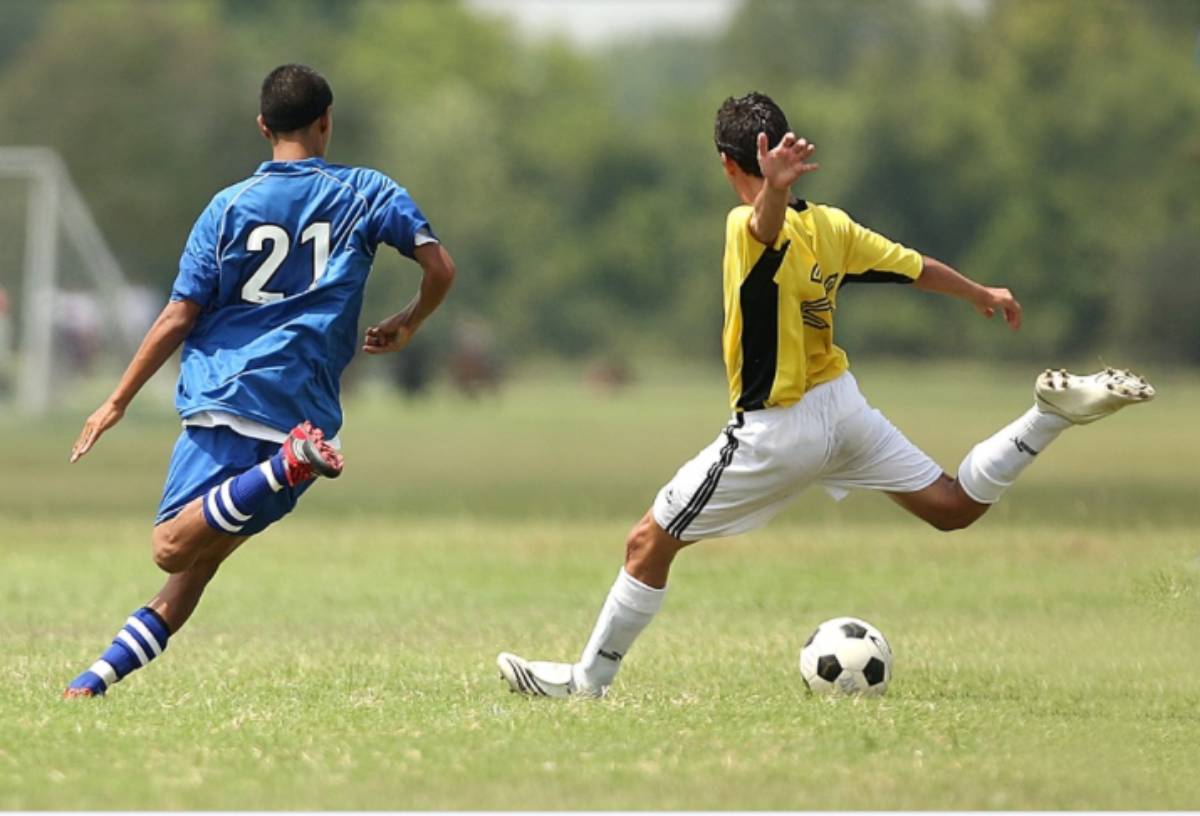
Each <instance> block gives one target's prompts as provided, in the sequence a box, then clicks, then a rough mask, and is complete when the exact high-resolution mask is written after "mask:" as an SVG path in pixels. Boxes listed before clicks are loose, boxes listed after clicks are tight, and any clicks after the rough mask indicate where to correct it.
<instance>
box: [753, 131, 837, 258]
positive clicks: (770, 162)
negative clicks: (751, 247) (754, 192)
mask: <svg viewBox="0 0 1200 816" xmlns="http://www.w3.org/2000/svg"><path fill="white" fill-rule="evenodd" d="M767 148H768V144H767V134H765V133H760V134H758V167H759V170H761V171H762V175H763V184H762V188H761V189H760V190H759V191H758V196H757V197H756V198H755V199H754V214H753V215H751V216H750V232H751V234H753V235H754V237H755V238H756V239H758V241H760V242H761V243H763V244H766V245H767V246H774V245H775V239H776V238H778V237H779V231H780V230H781V229H783V220H784V218H785V217H786V216H787V208H788V200H789V199H790V198H791V195H792V185H793V184H795V183H796V179H798V178H800V177H801V176H802V175H804V174H805V173H809V172H812V171H813V170H816V169H817V168H818V167H820V165H817V164H809V163H808V160H809V159H810V158H812V154H813V151H814V150H816V145H811V144H809V143H808V140H806V139H797V138H796V134H795V133H790V132H789V133H787V134H785V135H784V137H783V138H782V139H780V140H779V144H777V145H776V146H775V147H773V148H771V149H769V150H768V149H767Z"/></svg>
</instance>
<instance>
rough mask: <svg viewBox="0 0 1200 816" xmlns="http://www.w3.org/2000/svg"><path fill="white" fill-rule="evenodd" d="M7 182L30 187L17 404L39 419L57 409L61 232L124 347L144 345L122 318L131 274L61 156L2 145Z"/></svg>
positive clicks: (0, 167)
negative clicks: (56, 338) (56, 329)
mask: <svg viewBox="0 0 1200 816" xmlns="http://www.w3.org/2000/svg"><path fill="white" fill-rule="evenodd" d="M0 177H2V178H17V179H27V180H28V181H29V195H28V206H27V208H26V222H25V257H24V275H23V283H22V298H21V301H22V302H21V304H20V309H21V320H20V323H21V328H20V339H19V340H18V348H19V349H20V355H19V358H20V359H19V363H18V368H17V378H16V379H17V382H16V403H17V407H18V409H19V410H20V411H21V412H22V413H26V414H37V413H41V412H43V411H45V410H46V408H47V407H49V405H50V399H51V383H52V380H53V377H54V371H53V367H54V316H55V305H56V304H55V298H56V292H57V288H56V284H57V279H58V269H59V258H58V254H59V253H58V250H59V233H60V229H61V231H62V234H63V235H64V236H65V237H66V239H67V240H68V241H69V242H70V244H71V246H72V247H73V248H74V249H75V251H76V252H77V253H78V255H79V257H80V259H81V260H82V263H83V268H84V269H85V270H86V272H87V274H88V275H89V276H90V277H91V279H92V282H93V283H94V284H95V287H96V295H97V301H98V303H99V304H100V305H101V306H102V308H103V309H104V311H105V312H106V314H107V317H108V318H109V320H110V322H109V325H110V326H113V327H114V328H115V329H116V331H117V338H118V340H119V341H120V342H121V343H123V344H124V345H126V346H128V347H129V348H130V350H132V349H133V348H136V346H137V343H138V340H139V339H140V338H139V337H136V336H131V331H130V329H131V326H130V324H129V321H127V320H125V319H123V316H122V314H121V297H122V293H124V292H125V290H126V288H127V284H126V281H125V275H124V274H123V272H122V271H121V266H120V264H118V263H117V259H116V258H115V257H114V256H113V254H112V251H111V250H110V249H109V247H108V244H107V242H105V240H104V236H103V235H102V234H101V232H100V229H99V228H98V227H97V226H96V222H95V220H94V219H93V218H92V214H91V211H90V210H89V209H88V206H87V204H86V203H85V202H84V200H83V197H82V196H81V195H80V194H79V190H78V189H76V187H75V185H74V183H73V182H72V181H71V177H70V174H69V173H68V172H67V168H66V165H65V164H64V163H63V161H62V159H61V158H60V157H59V155H58V154H57V153H56V152H55V151H53V150H52V149H50V148H46V147H4V146H0Z"/></svg>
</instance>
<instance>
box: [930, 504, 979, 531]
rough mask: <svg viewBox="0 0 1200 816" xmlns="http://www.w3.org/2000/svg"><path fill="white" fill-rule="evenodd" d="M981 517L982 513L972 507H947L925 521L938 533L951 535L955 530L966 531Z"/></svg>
mask: <svg viewBox="0 0 1200 816" xmlns="http://www.w3.org/2000/svg"><path fill="white" fill-rule="evenodd" d="M981 515H983V513H982V512H980V511H979V510H978V509H976V508H974V507H947V508H945V509H943V510H941V511H940V512H938V513H935V514H934V515H933V516H932V517H931V518H928V519H926V521H928V522H929V523H930V524H931V525H933V527H934V529H936V530H939V531H940V532H943V533H952V532H954V531H955V530H965V529H967V528H968V527H970V526H971V525H972V524H974V523H975V522H976V521H978V520H979V517H980V516H981Z"/></svg>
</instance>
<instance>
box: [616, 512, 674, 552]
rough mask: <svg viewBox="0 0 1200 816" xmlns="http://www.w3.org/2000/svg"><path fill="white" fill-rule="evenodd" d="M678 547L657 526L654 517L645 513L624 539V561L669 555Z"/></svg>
mask: <svg viewBox="0 0 1200 816" xmlns="http://www.w3.org/2000/svg"><path fill="white" fill-rule="evenodd" d="M678 549H679V547H678V545H677V543H676V542H675V541H674V540H673V539H670V538H669V537H668V536H667V535H666V533H664V532H663V531H662V530H661V529H660V528H659V527H658V524H657V523H656V522H655V521H654V517H653V516H652V515H650V514H647V515H646V516H645V518H643V519H642V520H641V521H639V522H638V523H637V524H635V525H634V526H633V529H632V530H630V531H629V536H628V537H627V538H626V539H625V563H626V564H632V563H636V562H638V561H642V560H645V559H655V560H657V559H659V558H662V557H663V556H667V557H671V556H673V555H674V554H675V552H676V551H678Z"/></svg>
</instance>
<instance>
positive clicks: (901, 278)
mask: <svg viewBox="0 0 1200 816" xmlns="http://www.w3.org/2000/svg"><path fill="white" fill-rule="evenodd" d="M912 282H913V279H912V278H910V277H909V276H908V275H901V274H900V273H899V272H885V271H883V270H882V269H869V270H867V271H866V272H863V273H862V274H861V275H843V276H842V282H841V283H839V284H838V288H839V289H840V288H842V285H843V284H847V283H912Z"/></svg>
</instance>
